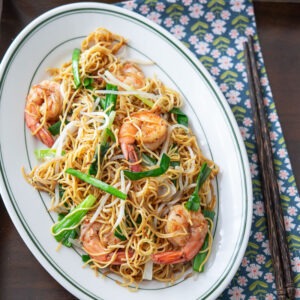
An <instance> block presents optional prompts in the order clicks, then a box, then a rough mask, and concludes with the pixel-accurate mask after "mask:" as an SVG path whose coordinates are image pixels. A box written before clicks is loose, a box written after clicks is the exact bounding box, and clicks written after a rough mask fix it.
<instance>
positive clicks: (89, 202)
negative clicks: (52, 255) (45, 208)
mask: <svg viewBox="0 0 300 300" xmlns="http://www.w3.org/2000/svg"><path fill="white" fill-rule="evenodd" d="M95 201H96V197H95V196H93V195H89V196H87V197H86V198H85V199H84V200H83V201H82V202H81V203H80V204H79V205H77V206H76V207H75V208H74V209H72V210H71V211H70V212H69V213H68V214H67V215H66V216H64V217H63V218H62V219H61V220H60V221H58V222H56V223H55V224H54V225H53V226H52V228H51V232H52V234H53V235H54V237H55V239H56V240H57V241H58V242H61V243H62V244H64V245H65V246H67V247H71V245H72V243H71V242H70V241H69V239H70V238H71V239H74V238H75V237H76V236H77V232H76V230H75V229H76V228H77V226H78V225H79V224H80V222H81V221H82V218H83V217H84V216H85V215H86V213H87V212H88V210H89V209H90V208H91V207H92V206H93V205H94V203H95Z"/></svg>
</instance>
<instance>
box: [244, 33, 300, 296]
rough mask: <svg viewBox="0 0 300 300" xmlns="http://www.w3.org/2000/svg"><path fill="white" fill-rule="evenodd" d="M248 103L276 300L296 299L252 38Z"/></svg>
mask: <svg viewBox="0 0 300 300" xmlns="http://www.w3.org/2000/svg"><path fill="white" fill-rule="evenodd" d="M244 51H245V59H246V68H247V76H248V83H249V92H250V100H251V106H252V113H253V121H254V128H255V136H256V141H257V147H258V160H259V163H260V167H261V172H262V190H263V197H264V203H265V210H266V217H267V226H268V234H269V244H270V251H271V257H272V262H273V268H274V275H275V283H276V290H277V296H278V299H280V300H281V299H282V300H285V299H287V297H288V298H289V299H295V288H294V282H293V277H292V271H291V262H290V256H289V249H288V244H287V239H286V234H285V226H284V219H283V212H282V207H281V204H280V194H279V188H278V183H277V178H276V173H275V169H274V165H273V157H272V148H271V141H270V135H269V130H268V124H267V121H266V115H265V109H264V104H263V97H262V92H261V87H260V80H259V76H258V71H257V65H256V60H255V54H254V46H253V38H252V37H251V36H249V37H248V41H246V42H245V43H244Z"/></svg>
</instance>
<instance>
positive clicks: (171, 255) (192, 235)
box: [152, 205, 208, 264]
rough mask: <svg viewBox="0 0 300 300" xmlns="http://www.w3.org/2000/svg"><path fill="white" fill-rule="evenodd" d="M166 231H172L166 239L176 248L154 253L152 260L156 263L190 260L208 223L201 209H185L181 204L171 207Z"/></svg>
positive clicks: (195, 252) (200, 241) (199, 246)
mask: <svg viewBox="0 0 300 300" xmlns="http://www.w3.org/2000/svg"><path fill="white" fill-rule="evenodd" d="M165 231H166V233H168V234H170V233H174V236H173V237H170V238H168V240H169V241H170V242H171V243H172V244H173V245H174V246H175V247H179V249H178V250H173V251H167V252H161V253H156V254H154V255H153V256H152V260H153V262H154V263H157V264H177V263H183V262H187V261H190V260H191V259H193V258H194V256H195V255H196V254H197V253H198V252H199V251H200V249H201V247H202V245H203V243H204V240H205V237H206V234H207V232H208V224H207V221H206V219H205V218H204V216H203V214H202V213H201V211H200V210H199V211H196V212H194V211H187V210H186V209H185V207H184V206H183V205H175V206H173V207H172V208H171V210H170V213H169V215H168V221H167V224H166V227H165Z"/></svg>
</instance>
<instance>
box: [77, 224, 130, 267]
mask: <svg viewBox="0 0 300 300" xmlns="http://www.w3.org/2000/svg"><path fill="white" fill-rule="evenodd" d="M86 226H88V228H87V227H86ZM100 228H101V223H98V222H94V223H92V224H91V225H90V224H89V223H88V222H85V223H83V225H82V227H81V232H82V235H81V237H80V240H81V241H82V245H83V248H84V250H85V251H86V252H87V253H88V254H89V255H90V257H91V258H93V259H94V260H95V261H96V262H99V263H108V262H110V261H111V260H113V261H112V262H111V264H112V265H121V264H123V263H125V262H126V252H125V251H121V250H118V251H114V252H109V251H110V250H108V249H107V246H109V245H115V244H117V243H118V242H119V241H120V240H119V239H118V238H117V237H115V236H114V234H113V232H109V233H106V234H105V235H104V236H103V243H101V241H100V238H99V230H100ZM128 256H129V257H131V256H132V252H128Z"/></svg>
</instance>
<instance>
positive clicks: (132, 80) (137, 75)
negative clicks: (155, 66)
mask: <svg viewBox="0 0 300 300" xmlns="http://www.w3.org/2000/svg"><path fill="white" fill-rule="evenodd" d="M118 78H119V79H120V80H121V81H123V82H124V83H125V84H127V85H129V86H130V87H132V88H134V89H140V88H142V87H143V86H144V85H145V76H144V74H143V72H142V70H141V69H140V68H139V67H138V66H137V65H136V64H134V63H131V62H126V63H124V64H123V65H122V67H121V68H120V70H119V75H118Z"/></svg>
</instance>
